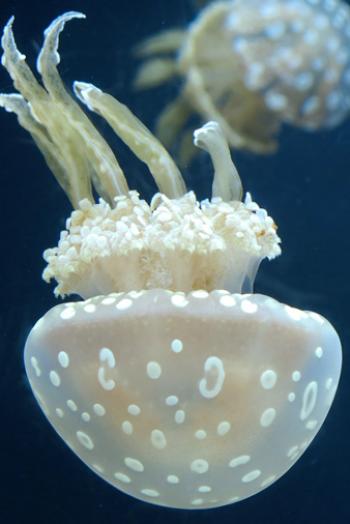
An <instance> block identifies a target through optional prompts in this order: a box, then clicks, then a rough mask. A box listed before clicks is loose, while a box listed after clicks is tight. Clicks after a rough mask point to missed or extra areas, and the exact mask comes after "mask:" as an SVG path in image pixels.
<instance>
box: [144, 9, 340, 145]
mask: <svg viewBox="0 0 350 524" xmlns="http://www.w3.org/2000/svg"><path fill="white" fill-rule="evenodd" d="M349 45H350V8H349V6H348V5H347V4H346V3H345V2H343V1H340V0H264V1H263V2H262V1H261V0H235V1H225V2H212V3H210V5H209V6H208V7H207V8H205V9H204V10H203V11H202V12H201V13H200V14H199V16H198V17H197V19H196V20H195V21H194V22H193V23H192V24H191V25H190V26H189V28H188V30H187V31H186V32H182V33H180V32H178V33H175V32H174V31H169V32H165V33H161V34H160V35H159V36H155V37H153V38H151V39H149V40H147V41H146V42H145V43H144V44H141V45H140V46H139V48H138V52H139V55H140V56H141V57H143V58H150V57H153V58H150V59H149V60H148V61H146V62H145V64H144V65H143V66H142V67H141V69H140V71H139V74H138V77H137V80H136V85H138V86H139V87H143V88H146V87H152V86H153V85H156V84H159V83H161V82H163V81H165V80H167V79H169V78H171V77H172V76H174V75H181V76H182V77H183V81H184V85H183V89H182V92H181V94H180V96H179V98H178V99H177V100H176V101H175V102H173V103H172V104H171V105H169V106H168V107H167V108H166V109H165V111H164V112H163V114H162V115H161V116H160V119H159V123H158V134H159V136H160V138H161V140H162V141H163V142H164V143H165V144H166V145H172V143H173V141H174V138H175V136H176V135H177V133H179V132H180V130H181V129H182V128H183V127H184V126H185V125H186V122H187V119H188V118H189V116H190V115H191V112H193V111H195V112H197V113H198V114H199V115H200V117H201V118H202V119H205V120H207V119H213V120H216V121H217V122H219V123H220V126H221V127H222V129H223V130H224V133H225V136H226V137H227V139H228V141H229V142H230V144H231V145H232V146H234V147H238V148H247V149H249V150H252V151H256V152H268V151H271V150H273V149H274V148H275V147H276V145H277V144H276V141H275V138H276V135H277V133H278V131H279V128H280V126H281V124H282V123H288V124H291V125H294V126H297V127H301V128H303V129H309V130H316V129H321V128H327V127H333V126H335V125H337V124H339V123H340V122H341V121H342V120H343V119H344V118H345V117H346V116H347V114H348V112H349V108H350V98H349V88H350V52H349ZM171 51H172V52H177V54H176V57H175V61H173V62H172V61H171V60H174V59H171V58H167V56H166V55H167V54H169V53H170V52H171ZM157 55H158V57H157V58H154V57H155V56H157ZM169 56H170V55H169ZM187 147H188V137H187V138H186V135H184V142H183V151H185V150H186V148H187Z"/></svg>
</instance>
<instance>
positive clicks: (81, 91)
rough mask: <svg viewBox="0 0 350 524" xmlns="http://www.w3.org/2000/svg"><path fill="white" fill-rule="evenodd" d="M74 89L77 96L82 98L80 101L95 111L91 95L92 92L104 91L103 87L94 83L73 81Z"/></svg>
mask: <svg viewBox="0 0 350 524" xmlns="http://www.w3.org/2000/svg"><path fill="white" fill-rule="evenodd" d="M73 91H74V94H75V96H76V97H77V98H78V99H79V100H80V102H81V103H82V104H84V105H86V107H87V108H88V109H90V111H94V107H93V105H92V103H91V98H90V96H89V95H90V93H92V92H94V93H102V91H101V89H99V88H98V87H96V86H94V85H93V84H89V83H88V82H78V81H75V82H74V83H73Z"/></svg>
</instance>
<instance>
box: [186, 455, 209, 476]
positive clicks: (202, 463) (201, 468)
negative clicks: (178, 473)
mask: <svg viewBox="0 0 350 524" xmlns="http://www.w3.org/2000/svg"><path fill="white" fill-rule="evenodd" d="M190 467H191V471H193V473H198V474H199V475H201V474H203V473H206V472H207V471H208V469H209V464H208V462H207V461H206V460H204V459H196V460H193V461H192V462H191V466H190Z"/></svg>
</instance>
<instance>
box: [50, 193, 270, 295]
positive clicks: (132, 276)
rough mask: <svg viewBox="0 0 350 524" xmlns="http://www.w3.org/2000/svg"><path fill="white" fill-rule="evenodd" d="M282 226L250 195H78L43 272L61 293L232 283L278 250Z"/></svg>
mask: <svg viewBox="0 0 350 524" xmlns="http://www.w3.org/2000/svg"><path fill="white" fill-rule="evenodd" d="M279 242H280V240H279V238H278V236H277V234H276V226H275V224H274V222H273V220H272V218H271V217H269V216H268V215H267V213H266V211H265V210H263V209H260V208H259V206H258V205H257V204H256V203H254V202H252V201H251V199H250V196H248V198H246V201H245V203H242V202H238V201H237V202H223V201H222V200H221V199H220V198H214V199H212V200H211V201H209V200H206V201H203V202H201V203H199V202H198V201H197V199H196V196H195V194H194V193H193V192H189V193H187V194H186V195H184V196H183V197H181V198H179V199H169V198H167V197H166V196H164V195H163V194H161V193H157V194H156V195H155V196H154V197H153V199H152V201H151V204H150V205H149V204H148V203H147V202H145V201H144V200H141V199H140V198H139V195H138V193H137V192H136V191H130V192H129V195H128V196H119V197H117V198H116V199H115V207H114V208H111V207H110V206H109V204H107V203H106V202H105V201H103V200H102V199H101V200H100V201H99V203H98V204H92V203H90V202H89V201H87V200H84V201H82V202H81V203H80V206H79V209H78V210H76V211H73V213H72V215H71V217H70V218H69V219H68V221H67V230H66V231H63V232H62V233H61V238H60V241H59V244H58V247H56V248H53V249H48V250H47V251H45V253H44V258H45V260H46V261H47V262H48V266H47V268H46V269H45V271H44V274H43V277H44V279H45V280H46V281H49V280H51V279H53V278H55V279H56V280H57V282H58V286H57V287H56V290H55V292H56V294H58V295H65V294H67V293H78V294H80V295H82V296H84V297H87V296H93V295H98V294H102V293H105V292H108V293H110V292H112V291H127V290H130V289H151V288H166V289H172V290H181V291H190V290H193V289H207V290H212V289H218V288H222V287H225V288H227V287H228V288H234V290H235V291H237V290H239V289H240V288H241V286H242V283H243V281H244V278H245V277H246V276H247V273H250V272H251V271H254V269H256V268H257V266H258V264H259V262H260V261H261V260H262V259H263V258H265V257H267V258H269V259H271V258H274V257H275V256H277V255H279V253H280V247H279Z"/></svg>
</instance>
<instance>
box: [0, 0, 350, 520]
mask: <svg viewBox="0 0 350 524" xmlns="http://www.w3.org/2000/svg"><path fill="white" fill-rule="evenodd" d="M261 1H262V2H263V0H261ZM67 10H80V11H83V12H84V13H86V15H87V20H86V21H73V22H70V23H69V25H68V26H67V28H66V30H65V32H64V34H63V35H62V39H61V46H60V55H61V59H62V60H61V65H60V72H61V75H62V77H63V79H64V81H65V83H66V84H67V86H71V84H72V82H73V80H82V81H86V82H92V83H95V84H96V85H98V86H100V87H101V88H103V89H104V90H105V91H108V92H110V93H111V94H113V95H114V96H117V97H118V98H119V99H120V100H121V101H123V102H124V103H126V104H127V105H129V107H130V108H131V109H132V110H133V111H134V112H135V113H136V114H137V115H138V116H139V117H140V118H141V119H142V120H143V121H144V122H145V123H146V124H147V125H149V126H150V127H151V128H152V125H153V124H154V120H155V117H156V115H157V114H158V113H159V111H160V109H161V108H162V107H163V106H164V104H165V103H166V101H167V100H169V99H171V98H172V97H173V96H174V94H175V93H176V92H177V90H178V87H179V86H178V84H176V82H175V83H173V84H170V85H168V86H167V87H164V88H160V89H156V90H154V91H150V92H145V93H136V92H135V91H133V90H132V79H133V76H134V74H135V70H136V63H135V61H134V59H133V58H132V55H131V49H132V47H133V46H134V45H135V44H136V43H138V42H139V41H140V40H141V39H143V38H145V37H146V36H148V35H151V34H153V33H155V32H157V31H159V30H160V29H165V28H168V27H172V26H186V25H187V24H188V23H189V22H190V21H191V20H192V19H193V17H194V14H195V10H194V2H192V1H191V0H151V1H142V0H138V1H137V0H101V1H96V0H86V1H78V0H47V1H46V2H43V1H38V0H32V1H30V2H26V1H24V0H22V1H20V0H11V1H10V0H2V1H1V3H0V25H1V26H3V25H4V24H5V23H6V21H7V20H8V18H9V17H10V16H11V15H13V14H14V15H15V16H16V22H15V34H16V38H17V43H18V46H19V48H20V49H21V50H22V51H23V52H24V53H26V55H27V57H28V62H29V63H30V64H31V65H33V66H34V64H35V57H36V53H37V51H38V49H39V47H40V45H41V42H42V31H43V29H44V28H45V27H47V25H48V24H49V23H50V22H51V20H52V19H53V18H55V17H56V16H57V15H59V14H61V13H63V12H65V11H67ZM11 91H12V85H11V80H10V79H9V77H8V76H7V73H6V72H5V71H4V70H0V92H11ZM94 121H96V123H97V125H98V127H99V129H100V131H101V132H102V133H104V135H105V136H106V137H107V138H108V141H109V143H110V144H111V145H112V147H113V148H114V150H115V152H116V154H117V156H118V159H119V160H120V163H121V164H122V166H123V167H124V170H125V172H126V173H127V175H128V178H129V181H130V185H131V186H133V187H135V185H136V184H137V186H138V188H140V189H141V190H142V193H143V195H144V196H146V197H149V196H150V195H151V194H152V191H153V190H154V186H153V184H152V182H151V181H150V177H149V176H148V175H146V173H145V169H144V167H143V165H141V164H140V163H139V162H138V161H136V160H135V159H134V157H133V156H132V155H131V154H130V153H129V151H128V150H127V149H126V148H125V147H124V146H123V145H122V144H121V142H120V141H119V140H118V139H115V138H114V137H113V134H112V133H111V132H110V131H109V130H108V129H107V127H106V126H104V124H103V123H101V121H100V120H99V119H94ZM235 159H236V163H237V167H238V169H239V172H240V174H241V177H242V180H243V184H244V187H245V189H246V190H249V191H251V192H252V193H253V196H254V198H255V199H256V201H257V202H259V203H260V204H261V205H262V206H264V207H266V209H268V210H269V213H270V214H271V215H272V216H273V217H274V219H275V220H276V222H277V223H278V225H279V234H280V236H281V237H282V241H283V244H282V248H283V254H282V256H281V257H279V258H278V259H276V260H275V261H273V262H271V263H268V262H264V263H263V265H262V267H261V270H260V272H259V274H258V278H257V281H256V291H258V292H260V293H264V294H266V295H271V296H273V297H275V298H277V299H278V300H280V301H282V302H285V303H288V304H291V305H293V306H296V307H299V308H301V309H307V310H314V311H317V312H319V313H321V314H322V315H324V316H325V317H327V318H328V319H329V320H330V321H331V322H332V323H333V325H334V326H335V328H336V329H337V331H338V333H339V335H340V337H341V340H342V343H343V350H344V365H343V373H342V377H341V382H340V386H339V390H338V393H337V396H336V399H335V402H334V405H333V407H332V410H331V412H330V414H329V416H328V418H327V420H326V422H325V424H324V425H323V427H322V429H321V431H320V432H319V434H318V436H317V437H316V439H315V440H314V442H313V443H312V445H311V446H310V447H309V448H308V450H307V451H306V452H305V454H304V455H303V457H302V458H301V459H300V460H299V461H298V462H297V463H296V465H295V466H294V467H293V468H292V469H291V470H290V471H289V472H288V473H287V474H286V475H285V476H284V477H282V479H280V480H279V481H278V482H277V483H275V484H274V485H273V486H271V487H270V488H269V489H267V490H265V491H263V492H262V493H260V494H259V495H256V496H254V497H252V498H250V499H248V500H245V501H243V502H240V503H237V504H235V505H231V506H226V507H223V508H220V509H215V510H204V511H180V510H171V509H163V508H159V507H156V506H153V505H151V504H146V503H143V502H140V501H138V500H135V499H133V498H131V497H129V496H126V495H124V494H122V493H121V492H119V491H117V490H115V489H114V488H112V487H111V486H109V485H108V484H107V483H105V482H104V481H103V480H101V479H99V478H98V477H97V476H96V475H94V474H93V473H92V472H91V471H90V470H88V469H87V468H86V467H85V466H84V465H83V463H82V462H81V461H80V460H79V459H78V458H77V457H75V455H73V454H72V453H71V452H70V451H69V450H68V448H67V447H66V446H65V444H64V443H63V442H62V441H61V440H60V439H59V438H58V437H57V435H56V434H55V432H54V431H53V429H52V428H51V427H50V425H49V424H48V422H47V421H46V419H45V418H44V416H43V414H42V413H41V410H40V408H39V407H38V406H37V404H36V402H35V400H34V397H33V395H32V393H31V391H30V388H29V385H28V382H27V380H26V376H25V372H24V366H23V358H22V353H23V347H24V343H25V340H26V337H27V335H28V333H29V330H30V329H31V327H32V326H33V324H34V323H35V322H36V320H37V319H38V318H39V317H40V316H42V315H43V314H44V313H45V312H46V311H47V310H48V309H49V308H51V307H52V306H54V305H55V304H56V300H55V298H54V296H53V293H52V288H51V287H50V286H48V285H47V284H45V283H44V282H43V281H42V280H41V272H42V270H43V268H44V262H43V260H42V257H41V253H42V252H43V250H44V249H46V248H47V247H49V246H53V245H55V243H56V242H57V239H58V235H59V232H60V230H61V229H62V228H63V227H64V222H65V218H66V217H67V215H68V213H69V212H70V206H69V203H68V201H67V199H66V197H65V195H64V194H63V192H62V191H61V190H60V188H59V187H58V185H57V184H56V182H55V180H54V178H53V177H52V175H51V174H50V172H49V170H48V168H47V166H46V165H45V163H44V161H43V159H42V157H41V155H40V154H39V152H38V151H37V149H36V147H35V145H34V143H33V142H32V140H31V139H30V137H29V135H27V133H26V132H25V131H24V130H23V129H21V128H20V127H19V126H18V124H17V121H16V119H15V118H14V117H13V115H8V114H6V113H5V112H0V180H1V185H0V194H1V204H0V212H1V227H0V234H1V237H0V266H1V273H0V275H1V292H0V297H1V309H0V450H1V453H0V457H1V459H0V522H1V523H4V524H31V523H33V524H95V523H96V524H97V523H98V524H112V523H113V524H147V523H150V524H151V523H152V524H163V523H164V522H167V523H168V524H175V523H176V524H185V523H186V524H196V523H201V524H214V523H215V524H231V523H233V524H280V523H283V524H330V523H331V524H347V523H349V522H350V506H349V500H348V497H349V489H350V476H349V470H350V446H349V439H350V402H349V398H350V371H349V369H350V368H349V366H350V358H349V355H348V354H349V350H350V329H349V326H350V322H349V318H350V317H349V314H350V312H349V301H350V286H349V275H348V271H349V268H350V218H349V199H350V118H349V119H348V120H347V121H346V122H345V123H343V124H342V125H340V126H338V127H337V128H336V129H334V130H331V131H323V132H319V133H305V132H302V131H300V130H296V129H291V128H286V129H284V130H283V132H282V134H281V137H280V148H279V151H278V152H277V153H276V154H275V155H272V156H269V157H262V156H257V155H252V154H247V153H237V154H235ZM206 172H211V166H210V164H209V161H208V159H207V157H206V156H205V155H203V156H201V157H200V158H199V159H198V160H197V161H196V163H195V164H194V165H193V166H192V168H191V170H188V172H186V173H185V175H186V180H187V182H188V184H189V186H190V187H192V188H194V189H197V191H198V193H199V194H200V196H201V197H204V196H205V194H206V192H207V191H208V190H209V188H210V180H205V173H206Z"/></svg>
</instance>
